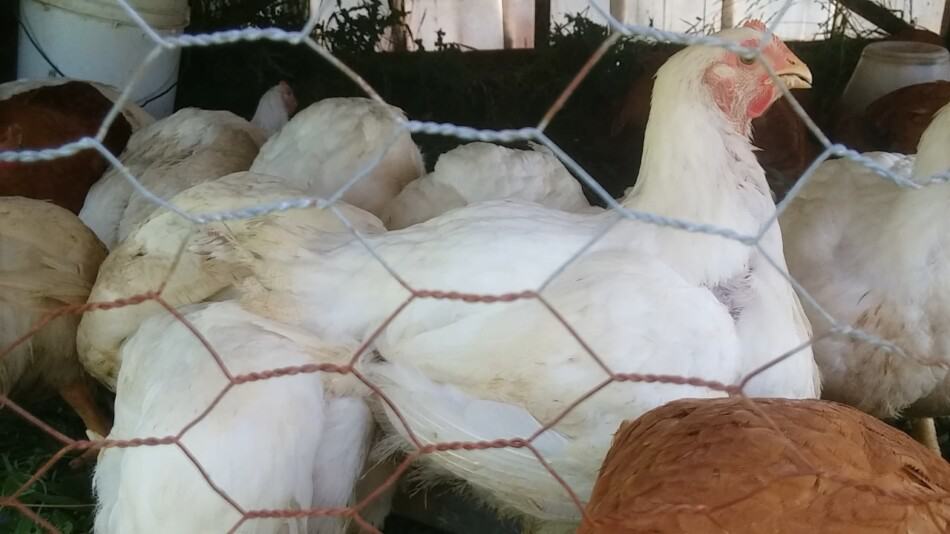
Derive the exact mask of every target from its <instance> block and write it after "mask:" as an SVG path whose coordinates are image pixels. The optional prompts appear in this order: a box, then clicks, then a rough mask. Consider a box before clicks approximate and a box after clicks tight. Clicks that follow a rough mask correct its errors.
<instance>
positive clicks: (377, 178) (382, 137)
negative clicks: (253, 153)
mask: <svg viewBox="0 0 950 534" xmlns="http://www.w3.org/2000/svg"><path fill="white" fill-rule="evenodd" d="M400 120H405V116H404V114H403V113H402V111H401V110H399V109H398V108H395V107H393V106H389V105H386V104H381V103H378V102H375V101H373V100H370V99H366V98H327V99H324V100H321V101H319V102H317V103H315V104H312V105H310V106H309V107H307V108H306V109H303V110H301V111H300V112H299V113H297V114H296V115H295V116H294V118H293V119H291V120H290V122H288V123H287V124H286V125H285V126H284V127H283V128H281V130H280V131H279V132H278V133H277V134H276V135H274V136H273V137H271V138H270V139H269V140H268V141H267V143H266V144H265V145H264V146H263V147H262V148H261V151H260V154H259V155H258V156H257V158H255V160H254V163H253V165H251V168H250V170H251V171H252V172H256V173H258V174H267V175H271V176H279V177H281V178H283V179H284V180H286V181H288V183H291V184H293V185H295V186H297V187H299V188H301V189H303V190H305V191H307V193H308V194H310V195H314V196H320V197H324V198H329V197H330V196H331V195H333V194H335V193H337V191H338V190H340V188H342V187H343V186H344V185H346V184H347V183H348V182H349V181H350V180H352V179H353V178H354V177H356V176H357V175H358V174H360V173H362V172H367V171H368V172H367V174H365V175H363V176H362V178H361V179H360V180H359V181H358V182H356V183H355V185H353V186H352V187H351V188H350V189H348V190H347V192H346V193H345V194H344V195H343V197H342V198H343V200H344V201H345V202H347V203H349V204H352V205H354V206H356V207H359V208H362V209H364V210H367V211H369V212H371V213H373V214H376V215H379V214H380V213H381V212H382V210H383V207H384V206H385V205H386V203H388V202H389V201H390V200H392V199H393V198H394V197H395V196H396V195H397V194H398V193H399V192H400V191H401V190H402V188H403V187H405V185H406V184H407V183H409V182H410V181H412V180H414V179H415V178H417V177H419V176H421V175H423V174H424V173H425V166H424V165H423V162H422V155H421V154H420V152H419V148H418V147H417V146H416V145H415V143H414V142H413V141H412V136H411V135H410V133H409V131H408V130H406V129H405V128H404V127H403V125H402V124H400Z"/></svg>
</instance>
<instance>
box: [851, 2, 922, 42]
mask: <svg viewBox="0 0 950 534" xmlns="http://www.w3.org/2000/svg"><path fill="white" fill-rule="evenodd" d="M837 1H838V3H839V4H841V5H842V6H844V7H846V8H848V9H850V10H851V11H853V12H854V13H855V14H857V15H860V16H861V17H863V18H864V19H866V20H867V21H868V22H870V23H871V24H873V25H875V26H877V27H878V28H880V29H882V30H884V31H885V32H887V33H889V34H892V35H893V34H895V33H900V32H902V31H906V30H910V29H913V26H911V25H910V24H909V23H908V22H906V21H904V20H903V19H901V18H900V17H898V16H897V15H895V14H894V13H892V12H891V11H890V10H889V9H887V8H886V7H883V6H881V5H878V4H877V3H875V2H873V1H871V0H837Z"/></svg>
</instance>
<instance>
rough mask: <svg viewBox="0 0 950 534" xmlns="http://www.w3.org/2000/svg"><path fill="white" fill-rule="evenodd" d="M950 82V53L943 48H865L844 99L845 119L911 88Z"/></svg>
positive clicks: (886, 44) (898, 44)
mask: <svg viewBox="0 0 950 534" xmlns="http://www.w3.org/2000/svg"><path fill="white" fill-rule="evenodd" d="M938 80H950V52H948V51H947V50H946V49H945V48H943V47H942V46H937V45H932V44H929V43H918V42H909V41H880V42H877V43H871V44H869V45H867V46H866V47H864V50H863V51H862V52H861V59H860V60H858V64H857V66H856V67H855V68H854V72H853V73H852V74H851V79H850V80H848V85H846V86H845V88H844V93H843V94H842V95H841V110H842V112H843V113H844V114H846V115H854V114H857V113H861V112H863V111H864V109H865V108H866V107H867V106H868V105H870V104H871V103H872V102H874V101H875V100H877V99H878V98H880V97H882V96H884V95H886V94H888V93H890V92H892V91H896V90H898V89H900V88H902V87H907V86H908V85H916V84H918V83H927V82H934V81H938Z"/></svg>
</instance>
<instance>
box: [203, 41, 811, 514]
mask: <svg viewBox="0 0 950 534" xmlns="http://www.w3.org/2000/svg"><path fill="white" fill-rule="evenodd" d="M762 29H763V26H762V25H761V23H750V24H749V25H747V27H744V28H737V29H732V30H727V31H724V32H721V33H720V34H719V37H721V38H723V39H728V40H730V41H732V42H736V43H742V44H744V45H755V44H756V43H757V42H758V40H759V39H760V38H761V36H762V33H761V31H762ZM763 59H764V61H768V62H769V63H770V66H771V68H772V69H773V70H774V71H775V72H776V73H778V74H779V75H781V76H783V77H784V78H785V79H786V80H788V81H789V85H804V84H805V82H809V81H810V78H811V74H810V72H809V70H808V68H807V67H806V66H805V65H804V64H802V63H801V61H800V60H799V59H798V58H797V57H795V55H794V54H792V53H791V52H790V51H789V50H788V49H787V47H786V46H785V45H784V43H782V42H781V41H780V40H779V39H777V38H773V40H772V41H771V42H770V43H768V46H767V47H766V48H765V50H764V55H763ZM653 94H654V96H653V106H652V109H651V117H650V118H651V120H650V122H649V125H648V128H647V134H646V145H645V148H644V156H643V165H642V166H641V171H640V176H639V179H638V182H637V186H636V187H635V188H634V189H633V190H632V191H631V192H630V194H628V195H627V196H626V197H625V198H624V199H623V205H624V206H625V207H626V208H628V209H632V210H638V211H646V212H652V213H656V214H659V215H662V216H666V217H676V218H680V219H685V220H689V221H695V222H700V223H705V224H712V225H719V226H723V227H727V228H731V229H733V230H735V231H736V232H738V233H740V234H746V235H755V234H756V233H758V232H759V231H760V229H761V226H762V225H763V224H764V223H765V222H766V221H767V220H768V219H769V218H770V216H771V215H773V214H774V210H775V205H774V203H773V202H772V199H771V196H770V193H769V188H768V185H767V184H766V181H765V176H764V172H763V170H762V168H761V167H760V166H759V164H758V163H757V161H756V159H755V156H754V155H753V147H752V144H751V142H750V139H749V136H750V121H751V119H752V118H754V117H756V116H759V115H761V114H762V113H764V112H765V110H766V109H767V108H768V107H769V105H771V104H772V103H773V102H774V101H775V100H776V99H777V98H778V97H779V96H780V92H779V90H778V89H777V88H776V87H775V86H774V85H773V82H772V80H771V78H770V77H769V76H768V74H767V71H766V69H765V67H763V66H762V65H761V64H759V63H758V62H747V61H745V60H743V59H741V58H740V57H739V56H738V55H737V54H735V53H733V52H730V51H726V50H724V49H720V48H713V47H702V46H692V47H689V48H686V49H684V50H683V51H681V52H679V53H677V54H676V55H674V56H673V57H672V58H671V59H670V60H669V61H668V62H667V63H666V64H665V65H664V66H663V68H662V69H661V70H660V71H659V73H658V74H657V80H656V86H655V90H654V93H653ZM617 218H618V215H617V214H616V213H613V212H604V213H600V214H574V213H569V212H564V211H560V210H553V209H549V208H544V207H542V206H539V205H537V204H534V203H530V202H524V201H493V202H484V203H477V204H473V205H470V206H467V207H464V208H460V209H456V210H453V211H450V212H448V213H446V214H444V215H442V216H440V217H436V218H434V219H431V220H429V221H427V222H425V223H422V224H418V225H415V226H412V227H409V228H407V229H404V230H400V231H394V232H388V233H383V234H371V235H367V236H365V238H364V239H365V243H366V244H367V245H368V246H370V247H372V248H373V249H374V250H375V254H376V255H378V256H379V257H380V258H382V259H383V260H384V261H385V262H386V263H387V265H388V266H389V268H391V269H392V271H389V270H388V269H387V268H384V267H383V266H382V265H381V263H380V262H379V261H377V260H376V259H375V258H374V255H372V254H370V253H369V252H368V250H367V248H366V246H364V243H363V242H361V241H359V240H355V239H353V238H352V236H349V235H347V234H343V233H341V234H330V235H319V236H312V237H311V236H303V237H300V236H297V237H296V238H291V237H288V238H287V239H284V240H281V241H280V242H278V243H274V242H273V241H267V242H264V243H261V244H260V246H259V245H258V244H257V242H255V240H253V239H249V240H245V241H242V242H241V247H240V248H234V249H233V257H230V256H231V254H230V253H229V252H228V250H227V249H228V247H227V243H222V242H209V243H208V244H207V252H206V253H207V254H208V255H209V256H214V257H216V258H218V259H219V261H225V260H227V261H235V262H240V261H243V262H244V264H245V265H246V266H247V268H249V269H251V270H252V271H253V272H254V276H252V277H247V278H245V279H244V280H245V284H243V286H244V287H243V288H242V289H243V297H242V298H243V299H244V302H245V304H246V305H247V306H248V307H250V308H252V309H253V310H255V311H256V312H257V313H260V314H261V315H264V316H269V317H272V318H274V319H277V320H282V321H286V322H292V323H295V324H300V325H302V326H304V327H305V328H307V329H309V330H311V331H313V332H314V333H315V334H316V335H318V336H319V337H320V338H321V339H324V340H327V341H329V342H334V343H350V342H361V341H366V340H367V339H368V336H369V335H370V334H371V333H372V332H373V331H374V330H375V329H377V328H378V327H380V326H381V325H384V324H385V326H386V327H385V329H384V331H383V332H382V333H381V334H380V335H379V336H378V337H377V338H376V339H375V347H376V349H377V351H378V353H379V354H380V356H381V357H382V359H383V360H384V361H383V362H377V361H372V360H370V361H365V362H362V363H361V365H364V366H365V372H366V373H368V374H370V375H371V376H372V377H373V379H374V380H375V381H377V383H378V384H379V385H380V386H381V387H382V389H383V391H384V392H385V393H386V394H387V395H388V396H389V398H390V399H392V400H393V401H394V403H395V405H396V406H398V409H399V410H400V412H401V414H402V416H403V417H405V418H406V420H407V421H408V422H409V424H410V426H411V428H412V430H413V431H414V433H415V436H417V437H418V438H419V439H420V440H421V441H422V443H437V442H451V441H481V440H493V439H497V438H513V437H527V436H530V435H531V434H532V433H534V432H536V431H538V430H539V429H540V428H541V426H542V422H547V421H552V420H553V419H554V418H556V417H558V416H559V415H560V414H561V413H562V411H563V410H564V409H565V408H566V407H568V406H569V405H571V404H572V403H573V402H574V401H576V400H578V399H580V398H581V397H582V396H584V395H586V394H587V393H589V392H590V391H591V390H592V389H594V388H595V387H596V386H598V384H601V383H602V382H603V381H604V380H605V379H606V377H607V374H606V373H605V371H604V369H603V368H602V367H601V366H600V365H598V364H597V363H595V361H594V360H593V359H592V358H591V357H590V355H589V354H588V353H587V351H586V349H585V347H584V346H582V345H581V344H580V343H578V341H577V339H575V337H573V336H572V335H571V333H570V332H568V331H567V329H566V328H565V327H564V325H563V324H562V323H561V321H560V319H563V321H564V322H566V323H567V324H569V325H571V327H572V328H573V330H574V331H575V332H577V333H578V335H579V336H580V338H581V339H583V340H584V341H585V342H586V346H588V347H590V349H591V350H593V351H594V352H595V353H596V354H597V355H598V356H599V358H600V360H601V361H602V362H604V363H605V364H606V365H607V366H609V368H610V369H611V370H613V371H615V372H626V373H644V374H650V373H652V374H670V375H679V376H685V377H699V378H702V379H705V380H710V381H718V382H721V383H725V384H734V383H737V382H738V381H739V380H740V379H741V378H742V377H743V376H745V375H746V374H747V373H750V372H752V371H753V370H754V369H757V368H759V367H760V366H763V365H764V364H766V363H768V362H770V361H771V360H773V359H774V358H776V357H777V356H779V355H781V354H783V353H786V352H789V351H794V350H795V349H796V348H799V347H801V346H802V345H803V344H804V343H805V341H806V340H807V339H809V337H810V328H809V326H808V322H807V320H806V318H805V315H804V313H803V311H802V309H801V306H800V304H799V301H798V299H797V296H796V295H795V293H794V291H793V290H792V288H791V286H790V284H788V282H787V280H785V278H784V277H783V276H782V275H781V274H780V272H779V271H778V270H776V269H775V268H773V266H772V265H769V263H768V261H767V260H766V259H765V258H764V257H763V253H762V251H764V252H765V253H766V254H768V255H769V257H770V258H771V259H772V261H774V262H775V263H776V264H777V265H778V267H779V268H784V257H783V254H782V238H781V233H780V230H779V228H778V226H777V225H772V226H771V227H770V228H769V229H768V231H767V232H766V233H765V236H764V238H763V239H762V240H761V242H760V244H759V247H760V248H755V247H748V246H746V245H744V244H742V243H739V242H736V241H730V240H726V239H724V238H722V237H719V236H711V235H706V234H702V233H694V232H682V231H679V230H676V229H672V228H666V227H662V228H661V227H656V226H651V225H647V224H643V223H640V222H637V221H633V220H622V221H619V222H618V221H617ZM265 224H266V223H265ZM606 226H612V228H611V229H610V230H609V232H608V233H607V234H606V235H604V236H603V237H602V238H601V239H600V240H599V241H598V242H597V243H596V244H595V245H593V246H591V247H590V248H589V249H588V250H587V251H586V252H585V254H583V255H582V256H581V257H579V258H576V259H574V260H573V261H572V262H571V263H570V265H569V266H568V267H567V268H566V269H565V270H564V271H563V272H560V273H559V274H556V273H558V272H559V269H560V268H561V267H562V266H564V264H565V263H567V262H570V261H571V260H572V258H573V257H574V256H575V254H576V253H577V252H578V251H579V250H581V249H582V247H584V246H585V245H587V244H589V243H590V241H591V240H592V239H593V238H595V236H597V235H598V233H599V232H601V231H602V230H603V229H604V228H605V227H606ZM238 256H240V259H239V258H238ZM393 273H395V274H396V275H398V276H399V277H401V279H402V280H403V281H405V282H406V283H407V284H408V285H410V286H411V287H413V288H416V289H433V290H440V291H447V292H451V291H459V292H467V293H479V294H492V295H499V294H508V293H514V292H521V291H524V290H526V289H535V288H539V287H541V288H542V290H541V294H542V295H543V298H544V299H545V302H547V303H549V304H550V306H551V307H552V308H553V309H555V310H557V312H558V315H557V316H555V314H553V313H552V312H551V311H550V310H549V309H547V307H546V306H545V305H544V304H542V303H541V302H538V301H537V300H530V299H514V300H511V299H509V301H507V302H501V303H499V302H496V303H494V304H489V303H466V302H462V301H460V300H451V299H445V298H425V297H424V296H417V297H416V298H415V299H414V300H413V301H412V302H411V303H410V304H409V305H408V306H407V307H406V308H405V309H402V310H401V312H400V313H398V315H396V316H395V317H394V318H392V320H391V321H390V322H388V323H384V322H385V321H388V320H389V319H390V318H391V317H390V316H391V315H392V314H394V313H396V312H397V311H400V309H401V308H400V306H402V305H403V304H404V303H406V301H407V300H408V299H409V298H410V292H409V291H407V289H406V288H405V287H404V286H403V285H401V284H400V283H399V282H398V281H397V280H396V279H395V278H394V276H393ZM549 277H553V280H552V281H551V282H550V283H546V280H547V279H548V278H549ZM559 318H560V319H559ZM744 391H745V392H746V393H748V394H750V395H753V396H781V397H789V398H814V397H816V396H817V395H818V393H819V379H818V374H817V368H816V365H815V362H814V360H813V357H812V355H811V351H810V349H808V348H804V349H801V350H798V351H797V352H795V353H794V354H792V355H791V356H789V357H788V358H786V359H784V360H782V361H781V362H780V363H778V364H777V365H774V366H772V367H771V368H769V369H767V370H765V371H764V372H761V373H758V374H757V375H755V376H754V377H752V378H751V380H750V381H749V382H748V383H747V384H746V385H745V389H744ZM721 395H723V393H722V392H719V391H713V390H710V389H707V388H703V387H693V386H690V385H671V384H658V383H634V384H619V383H618V384H612V385H610V386H607V387H605V388H604V389H602V390H600V391H599V392H598V393H597V394H596V395H594V396H592V397H590V398H587V399H586V400H585V401H584V402H583V403H581V404H580V405H578V406H576V407H575V408H574V409H573V410H572V411H571V412H570V413H568V414H567V415H566V416H564V417H563V418H562V419H560V420H559V422H558V424H557V426H556V427H555V428H554V429H552V430H550V431H548V432H546V433H544V434H542V435H541V436H540V437H539V438H538V439H537V440H535V441H534V446H535V447H536V448H537V449H538V450H539V451H540V453H541V454H542V455H543V456H544V458H545V459H546V461H547V462H548V463H549V464H551V465H552V466H553V467H554V468H555V469H556V470H557V471H558V473H559V474H560V475H561V476H562V477H563V478H564V480H566V481H567V483H568V484H570V485H571V487H572V488H573V489H574V490H575V491H576V492H577V494H578V495H580V497H581V499H586V497H587V496H588V495H589V493H590V490H591V486H592V484H593V482H594V479H595V477H596V474H597V470H598V467H599V465H600V462H601V460H602V459H603V457H604V454H605V453H606V451H607V449H608V447H609V445H610V437H611V435H612V434H613V432H614V430H615V429H616V427H617V425H618V424H619V423H620V421H622V420H624V419H625V418H629V417H635V416H636V415H637V414H639V413H643V412H645V411H647V410H649V409H651V408H653V407H656V406H658V405H660V404H663V403H665V402H667V401H670V400H673V399H677V398H681V397H688V396H692V397H704V396H705V397H710V396H721ZM386 413H387V415H389V416H390V422H391V424H392V427H393V428H394V429H395V432H396V433H398V435H399V436H401V437H402V438H405V437H406V432H405V429H404V428H403V427H402V425H401V423H399V422H398V421H397V420H396V418H395V417H393V414H392V413H391V412H390V411H389V410H388V408H387V411H386ZM424 458H425V459H426V460H427V465H428V466H429V467H430V468H433V471H432V472H433V473H439V472H441V473H446V472H447V473H449V474H451V475H453V476H454V477H457V478H461V479H464V480H465V481H467V482H468V483H470V484H471V485H472V486H473V487H474V488H475V490H476V492H477V493H478V494H480V495H481V496H483V497H484V498H486V500H489V501H490V502H491V503H493V504H495V505H497V506H498V507H500V508H501V509H503V510H508V511H516V512H519V513H521V514H525V515H527V516H529V517H533V518H536V519H537V520H540V521H542V525H545V526H543V527H542V528H548V526H550V525H553V526H554V527H555V528H558V527H560V526H563V525H560V524H559V523H561V522H565V523H567V524H568V528H573V527H576V521H577V520H578V518H579V511H578V510H577V508H576V507H575V505H574V503H573V502H572V501H571V500H570V499H569V498H568V495H567V493H566V492H565V491H564V489H563V487H562V486H561V485H560V484H559V483H558V482H557V481H556V480H555V479H554V477H552V476H551V475H550V474H549V473H548V472H547V470H546V469H545V468H544V467H543V466H542V465H540V464H539V462H538V461H537V459H536V458H535V457H534V456H533V455H532V454H531V453H530V452H529V451H527V450H525V449H523V448H505V449H491V450H482V451H459V452H454V451H449V452H441V453H436V454H431V455H426V456H425V457H424Z"/></svg>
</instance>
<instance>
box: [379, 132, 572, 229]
mask: <svg viewBox="0 0 950 534" xmlns="http://www.w3.org/2000/svg"><path fill="white" fill-rule="evenodd" d="M533 148H534V149H533V150H516V149H512V148H506V147H503V146H499V145H495V144H492V143H481V142H478V143H469V144H466V145H462V146H460V147H458V148H455V149H453V150H450V151H448V152H446V153H445V154H442V155H441V156H439V160H438V161H437V162H436V164H435V169H434V170H433V171H432V172H431V173H429V174H427V175H425V176H423V177H421V178H419V179H417V180H414V181H412V182H410V183H409V185H407V186H406V187H405V189H403V190H402V192H400V193H399V195H397V196H396V198H394V199H393V200H392V201H391V202H389V203H388V204H387V205H386V209H385V211H384V213H383V216H382V217H381V218H382V219H383V222H384V223H386V227H387V228H389V229H392V230H398V229H401V228H406V227H407V226H412V225H413V224H417V223H420V222H423V221H427V220H429V219H431V218H433V217H436V216H438V215H441V214H443V213H445V212H447V211H449V210H451V209H455V208H460V207H462V206H465V205H468V204H472V203H474V202H480V201H485V200H505V199H521V200H528V201H531V202H536V203H538V204H541V205H543V206H547V207H550V208H555V209H560V210H564V211H573V212H581V211H584V210H588V209H590V204H589V203H588V202H587V199H586V198H585V197H584V193H583V191H582V190H581V186H580V184H579V183H578V182H577V180H575V179H574V177H573V176H571V174H570V173H569V172H568V171H567V168H565V167H564V165H563V164H562V163H561V162H560V161H559V160H558V159H557V158H556V157H555V156H554V154H552V153H551V152H550V151H549V150H548V149H547V148H546V147H543V146H535V147H533Z"/></svg>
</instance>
